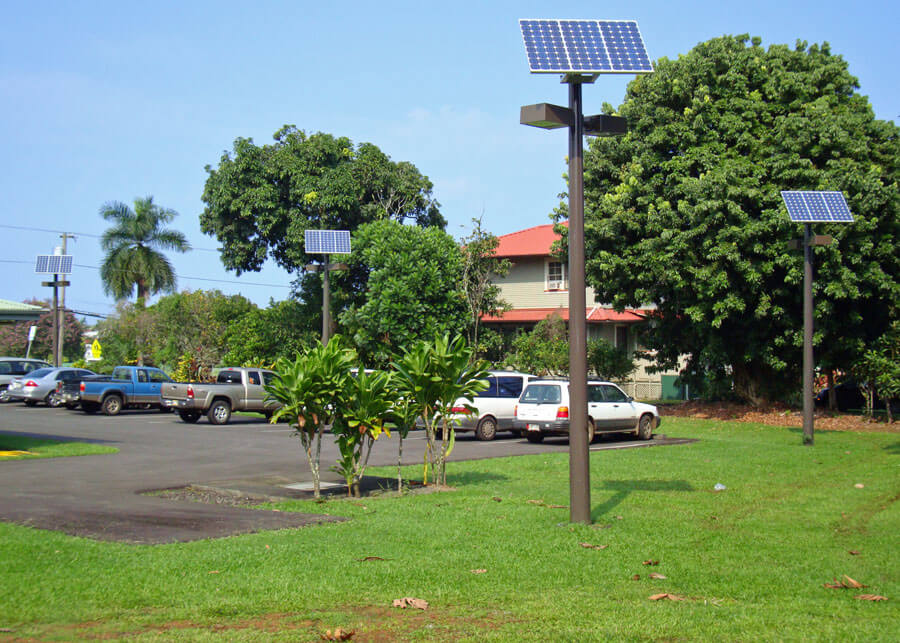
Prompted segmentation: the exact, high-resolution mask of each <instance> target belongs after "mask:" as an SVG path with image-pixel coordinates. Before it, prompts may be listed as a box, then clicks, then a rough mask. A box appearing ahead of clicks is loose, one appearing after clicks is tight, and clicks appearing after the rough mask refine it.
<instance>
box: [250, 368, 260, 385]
mask: <svg viewBox="0 0 900 643" xmlns="http://www.w3.org/2000/svg"><path fill="white" fill-rule="evenodd" d="M247 378H248V379H249V380H250V383H251V384H256V385H257V386H259V385H260V384H261V382H260V380H259V373H257V372H256V371H248V372H247Z"/></svg>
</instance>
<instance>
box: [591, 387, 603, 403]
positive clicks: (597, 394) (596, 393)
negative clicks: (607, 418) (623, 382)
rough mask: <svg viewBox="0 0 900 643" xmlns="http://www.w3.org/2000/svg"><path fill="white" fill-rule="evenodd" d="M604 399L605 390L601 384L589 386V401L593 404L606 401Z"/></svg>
mask: <svg viewBox="0 0 900 643" xmlns="http://www.w3.org/2000/svg"><path fill="white" fill-rule="evenodd" d="M604 401H605V400H604V399H603V391H602V390H601V389H600V387H599V386H588V402H590V403H592V404H596V403H597V402H604Z"/></svg>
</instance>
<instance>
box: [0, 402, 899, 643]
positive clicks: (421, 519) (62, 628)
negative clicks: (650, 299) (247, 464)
mask: <svg viewBox="0 0 900 643" xmlns="http://www.w3.org/2000/svg"><path fill="white" fill-rule="evenodd" d="M664 427H665V432H666V433H667V434H668V435H670V436H679V437H695V438H699V439H700V441H699V442H697V443H694V444H690V445H683V446H672V447H658V448H649V449H633V450H614V451H604V452H594V453H592V455H591V492H592V495H591V501H592V506H593V518H594V522H595V524H594V525H572V524H569V523H568V509H566V508H553V507H551V505H567V504H568V458H567V455H566V454H565V453H558V454H552V455H544V456H523V457H515V458H505V459H499V460H482V461H477V462H452V461H451V463H450V464H449V472H450V474H449V482H450V483H451V484H452V485H454V486H455V487H456V489H457V490H456V491H453V492H443V493H433V494H415V495H406V496H403V497H388V496H385V497H377V498H362V499H358V500H336V501H329V502H327V503H323V504H316V503H312V502H292V503H286V504H283V505H279V506H278V507H277V508H278V509H280V510H282V511H287V510H292V511H293V510H296V511H311V512H317V513H330V514H336V515H343V516H348V517H351V518H352V520H350V521H348V522H344V523H340V524H328V525H322V526H317V527H311V528H306V529H299V530H284V531H277V532H265V533H260V534H253V535H246V536H240V537H234V538H229V539H221V540H213V541H203V542H194V543H186V544H176V545H160V546H135V545H119V544H110V543H99V542H94V541H90V540H84V539H79V538H73V537H68V536H63V535H60V534H55V533H49V532H44V531H38V530H33V529H29V528H26V527H20V526H14V525H8V524H2V525H0V605H3V608H4V609H3V610H2V616H0V628H10V629H11V630H13V632H12V633H9V634H3V633H0V640H2V637H3V636H7V635H8V636H10V637H22V638H27V637H34V638H37V639H40V640H82V639H87V638H94V637H104V638H111V639H114V640H115V639H119V638H121V639H124V638H137V639H138V640H147V641H155V640H208V639H217V640H220V639H225V640H246V641H257V640H259V641H268V640H286V641H287V640H290V641H295V640H318V638H319V635H320V634H321V633H324V631H325V630H326V629H333V628H335V627H342V628H344V629H354V630H357V634H356V636H355V637H354V639H353V640H354V641H367V640H368V641H371V640H382V641H384V640H417V641H418V640H422V641H425V640H473V641H474V640H481V639H487V640H503V641H521V640H527V641H560V640H562V641H588V640H611V639H612V640H667V641H669V640H678V641H691V640H694V641H709V640H726V641H735V640H740V641H749V640H753V641H757V640H776V641H782V640H822V641H833V640H860V641H862V640H865V641H895V640H897V633H898V631H900V609H898V603H900V557H898V555H897V550H898V545H900V509H898V503H897V502H896V501H897V499H898V497H900V475H898V474H900V469H898V467H900V436H898V435H897V434H879V433H874V434H873V433H868V434H856V433H822V432H820V433H818V434H817V435H816V445H815V447H812V448H810V447H803V446H802V445H801V436H800V432H799V430H788V429H776V428H772V427H767V426H761V425H748V424H738V423H727V422H717V421H710V420H686V419H678V418H671V419H670V418H667V419H666V422H665V424H664ZM297 457H298V459H299V458H300V457H301V455H300V453H299V451H298V454H297ZM325 466H326V467H327V466H328V465H325ZM372 473H377V474H380V475H387V476H389V475H392V473H393V472H392V471H391V469H380V470H376V471H373V472H372ZM420 474H421V471H420V469H419V468H409V469H407V470H406V475H410V476H416V477H417V476H419V475H420ZM716 483H722V484H724V485H725V486H726V487H727V489H726V490H725V491H721V492H715V491H713V487H714V485H715V484H716ZM858 485H862V487H861V488H860V487H859V486H858ZM532 501H541V503H542V504H538V503H537V502H532ZM581 543H589V544H592V545H599V546H606V547H605V548H603V549H589V548H585V547H583V546H582V545H581ZM851 551H853V552H858V554H851V553H850V552H851ZM365 557H379V558H380V559H383V560H378V559H373V560H362V559H364V558H365ZM651 560H652V561H659V562H658V564H657V565H652V566H650V565H644V564H643V563H644V561H651ZM473 570H485V571H484V572H483V573H473ZM651 572H652V573H657V574H661V575H663V576H665V578H664V579H651V578H650V576H649V575H650V573H651ZM635 575H638V576H639V577H640V578H639V580H633V577H634V576H635ZM842 575H847V576H849V577H851V578H853V579H855V580H857V581H859V582H860V583H863V584H865V585H867V586H868V587H866V588H865V589H858V590H853V589H828V588H825V587H824V586H823V585H824V584H825V583H827V582H831V581H832V579H835V578H837V579H839V580H840V579H841V577H842ZM659 593H671V594H675V595H678V596H680V597H684V598H685V599H686V600H683V601H667V600H660V601H651V600H649V597H650V596H651V595H655V594H659ZM860 594H877V595H882V596H886V597H888V598H889V600H888V601H886V602H870V601H863V600H858V599H856V598H855V597H856V596H858V595H860ZM407 596H410V597H417V598H422V599H425V600H427V601H428V602H429V603H430V607H429V609H428V610H427V611H424V612H422V611H419V610H400V609H395V608H392V607H391V602H392V600H393V599H397V598H401V597H407Z"/></svg>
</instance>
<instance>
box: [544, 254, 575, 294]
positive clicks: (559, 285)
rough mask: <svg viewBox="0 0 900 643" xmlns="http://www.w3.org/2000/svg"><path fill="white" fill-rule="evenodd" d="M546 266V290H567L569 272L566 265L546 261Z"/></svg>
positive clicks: (559, 262)
mask: <svg viewBox="0 0 900 643" xmlns="http://www.w3.org/2000/svg"><path fill="white" fill-rule="evenodd" d="M546 265H547V282H546V284H545V286H546V290H567V289H568V288H569V275H568V272H569V271H568V270H567V266H566V264H564V263H562V262H561V261H548V262H547V264H546Z"/></svg>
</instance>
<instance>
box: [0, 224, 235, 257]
mask: <svg viewBox="0 0 900 643" xmlns="http://www.w3.org/2000/svg"><path fill="white" fill-rule="evenodd" d="M0 228H8V229H10V230H27V231H28V232H50V233H53V234H66V233H68V234H73V235H75V236H76V237H92V238H94V239H102V238H103V235H99V234H91V233H90V232H69V231H67V230H53V229H51V228H33V227H30V226H23V225H8V224H5V223H0ZM191 250H199V251H201V252H219V251H218V250H216V249H215V248H191Z"/></svg>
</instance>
